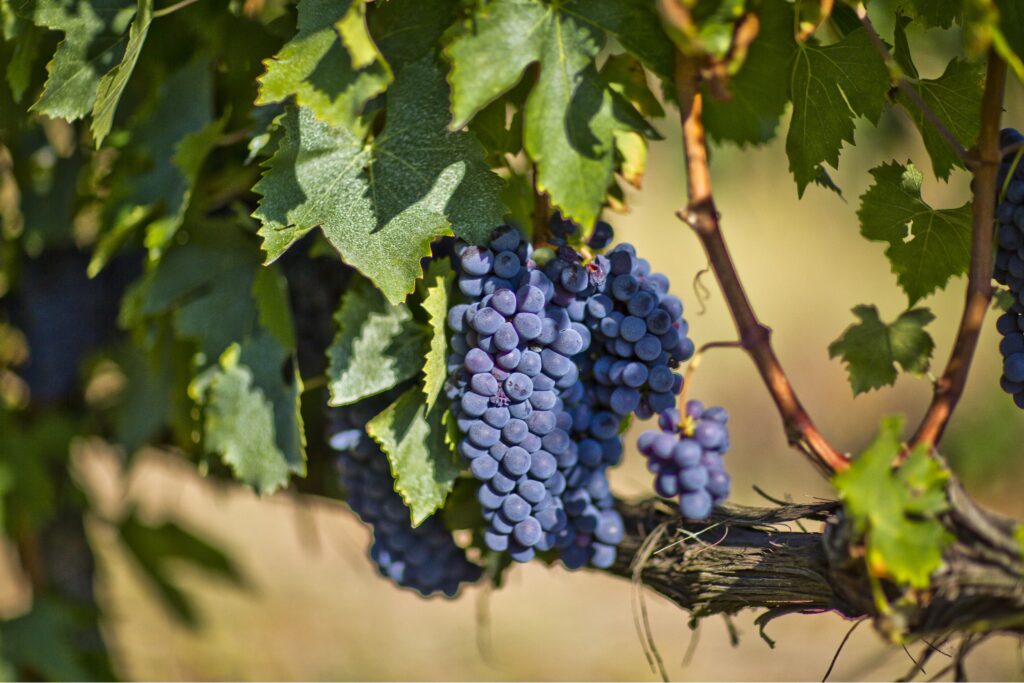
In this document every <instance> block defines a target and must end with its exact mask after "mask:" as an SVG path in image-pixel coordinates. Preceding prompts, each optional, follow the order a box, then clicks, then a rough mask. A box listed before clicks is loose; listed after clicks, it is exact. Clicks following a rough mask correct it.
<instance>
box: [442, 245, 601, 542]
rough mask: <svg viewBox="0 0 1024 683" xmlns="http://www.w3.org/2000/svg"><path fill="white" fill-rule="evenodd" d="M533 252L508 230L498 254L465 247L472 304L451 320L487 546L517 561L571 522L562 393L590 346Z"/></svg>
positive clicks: (458, 395)
mask: <svg viewBox="0 0 1024 683" xmlns="http://www.w3.org/2000/svg"><path fill="white" fill-rule="evenodd" d="M532 253H533V250H532V246H531V245H530V244H529V243H528V242H525V241H523V240H522V239H521V237H520V235H519V233H518V231H516V230H514V229H513V228H509V227H505V228H502V229H500V230H499V231H497V232H496V233H495V235H494V239H493V240H492V241H491V243H490V248H487V247H478V246H469V245H464V244H460V245H458V246H457V247H456V270H457V271H458V274H459V276H458V286H459V290H460V291H461V292H462V294H464V295H465V296H466V297H467V298H469V299H470V301H471V303H468V304H457V305H455V306H452V307H451V309H450V310H449V314H448V327H449V328H450V329H451V331H452V338H451V348H452V354H451V356H450V357H449V363H448V372H449V380H448V387H449V388H448V392H447V395H448V396H449V398H451V399H453V404H452V412H453V414H454V416H455V418H456V420H457V424H458V426H459V429H460V431H461V433H462V434H463V438H462V440H461V442H460V444H459V452H460V453H461V454H462V456H463V457H464V458H466V459H467V460H468V462H469V470H470V472H471V473H472V474H473V476H474V477H476V478H477V479H478V480H479V481H480V482H481V485H480V488H479V490H478V496H477V497H478V500H479V502H480V505H481V506H482V508H483V511H484V513H483V514H484V519H485V520H486V521H487V523H488V528H487V530H486V531H485V532H484V543H485V545H486V546H487V547H488V548H490V549H491V550H494V551H498V552H508V554H509V556H510V557H511V558H512V559H513V560H515V561H517V562H526V561H529V560H531V559H533V557H534V556H535V554H536V552H538V551H545V550H550V549H552V548H554V547H555V545H556V543H557V542H558V538H559V536H558V534H559V532H562V531H563V530H564V529H565V526H566V521H567V520H566V514H565V511H564V507H563V505H562V498H561V496H562V493H563V492H564V491H565V488H566V481H565V477H564V475H563V473H562V472H561V471H560V468H559V459H560V458H563V459H564V458H565V457H567V456H566V452H567V451H570V450H571V449H573V448H574V447H575V446H574V444H573V442H572V439H571V438H570V436H569V433H568V431H567V428H568V427H570V423H569V418H568V415H566V414H565V410H564V404H563V401H562V398H561V396H560V394H561V392H562V390H565V389H568V388H571V387H572V386H573V385H574V384H575V383H576V382H577V379H578V369H577V367H576V365H575V363H573V361H572V357H573V356H574V355H576V354H578V353H580V352H581V351H582V350H583V349H584V347H585V345H586V340H585V339H584V337H583V336H582V335H581V333H580V331H579V329H576V328H574V327H573V326H572V325H571V324H570V321H569V319H568V316H567V315H565V312H564V311H563V310H561V309H559V308H558V307H553V306H550V305H549V304H550V303H551V299H552V296H553V294H554V292H555V288H554V285H553V284H552V283H551V281H550V280H549V279H548V278H547V277H546V276H545V275H544V273H543V272H541V271H540V270H538V269H537V268H536V265H535V264H534V262H533V261H532V260H531V256H532ZM584 331H585V330H584Z"/></svg>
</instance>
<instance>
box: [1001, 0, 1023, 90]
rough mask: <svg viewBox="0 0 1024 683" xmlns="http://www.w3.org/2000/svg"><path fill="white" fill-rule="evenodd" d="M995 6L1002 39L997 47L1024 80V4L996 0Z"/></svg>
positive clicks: (1008, 0) (1013, 0) (1009, 0)
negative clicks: (997, 9) (1023, 62)
mask: <svg viewBox="0 0 1024 683" xmlns="http://www.w3.org/2000/svg"><path fill="white" fill-rule="evenodd" d="M995 5H996V7H997V8H999V33H1000V34H1001V37H1002V40H998V39H997V40H996V41H995V42H996V45H995V47H996V49H997V50H998V51H999V52H1000V54H1002V56H1003V58H1004V59H1006V61H1007V62H1008V63H1009V64H1010V66H1011V67H1013V69H1014V71H1016V73H1017V78H1021V79H1024V64H1022V60H1024V3H1021V2H1020V0H995ZM997 38H998V36H997ZM1003 43H1005V45H1003ZM1007 53H1011V54H1007Z"/></svg>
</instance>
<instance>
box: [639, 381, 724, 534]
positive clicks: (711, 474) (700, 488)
mask: <svg viewBox="0 0 1024 683" xmlns="http://www.w3.org/2000/svg"><path fill="white" fill-rule="evenodd" d="M728 419H729V415H728V413H727V412H726V410H725V408H720V407H717V406H715V407H710V408H705V407H704V406H703V405H702V404H701V403H700V401H688V402H687V404H686V415H685V416H684V417H683V419H682V420H680V415H679V411H677V410H676V409H675V408H672V409H670V410H667V411H665V412H664V413H662V414H661V415H660V416H659V417H658V426H659V427H660V428H661V431H649V432H644V433H643V434H641V435H640V439H639V440H638V442H637V445H638V446H639V448H640V452H641V453H643V454H644V455H645V456H647V468H648V469H649V470H650V471H651V472H653V473H654V477H655V478H654V490H655V492H657V494H658V495H659V496H661V497H663V498H676V497H678V498H679V511H680V513H681V514H682V515H683V517H686V518H688V519H706V518H707V517H708V515H710V514H711V507H712V506H713V505H718V504H719V503H721V502H722V501H724V500H725V499H726V498H727V497H728V496H729V475H728V474H727V473H726V471H725V468H724V466H723V464H722V456H723V455H725V452H726V451H727V450H729V432H728V429H727V428H726V422H727V421H728Z"/></svg>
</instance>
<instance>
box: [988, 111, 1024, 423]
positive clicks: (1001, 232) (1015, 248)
mask: <svg viewBox="0 0 1024 683" xmlns="http://www.w3.org/2000/svg"><path fill="white" fill-rule="evenodd" d="M1019 142H1024V135H1021V134H1020V133H1019V132H1017V131H1016V130H1012V129H1006V130H1004V131H1003V132H1002V134H1001V136H1000V144H1001V145H1002V146H1004V147H1005V146H1008V145H1011V144H1014V143H1019ZM1014 156H1015V155H1013V156H1010V157H1009V158H1007V159H1005V160H1004V161H1003V164H1002V166H1001V167H1000V171H999V184H998V187H999V191H1000V193H1001V192H1002V189H1003V186H1004V185H1005V186H1006V194H1005V196H1004V197H1003V200H1002V201H1001V202H999V204H998V206H997V207H996V219H997V220H998V222H999V225H998V227H997V229H996V242H997V249H996V263H995V273H994V276H995V279H996V281H997V282H999V283H1000V284H1003V285H1006V286H1007V287H1009V289H1010V294H1012V295H1013V305H1012V306H1011V307H1010V310H1008V311H1007V312H1006V313H1004V314H1003V315H1001V316H999V318H998V320H996V329H997V330H998V331H999V334H1000V335H1002V339H1001V340H1000V342H999V352H1000V353H1001V354H1002V356H1003V375H1002V378H1001V379H1000V386H1002V388H1003V390H1004V391H1005V392H1006V393H1008V394H1011V395H1012V396H1013V400H1014V402H1015V403H1016V404H1017V406H1018V407H1020V408H1022V409H1024V163H1020V164H1018V165H1017V168H1015V169H1012V170H1013V175H1012V177H1010V178H1009V183H1007V182H1006V180H1007V175H1008V174H1009V173H1010V171H1011V168H1012V163H1013V158H1014Z"/></svg>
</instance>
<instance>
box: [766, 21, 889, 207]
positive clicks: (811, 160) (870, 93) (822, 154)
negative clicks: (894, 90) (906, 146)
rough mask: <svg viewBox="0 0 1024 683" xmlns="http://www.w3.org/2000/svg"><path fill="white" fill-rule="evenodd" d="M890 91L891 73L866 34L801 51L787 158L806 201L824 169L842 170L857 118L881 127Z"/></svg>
mask: <svg viewBox="0 0 1024 683" xmlns="http://www.w3.org/2000/svg"><path fill="white" fill-rule="evenodd" d="M888 89H889V71H888V69H887V68H886V66H885V62H883V61H882V58H881V57H880V56H879V55H878V52H877V51H876V50H875V47H874V45H873V44H872V42H871V39H870V38H869V37H868V34H867V31H865V30H864V29H857V30H856V31H854V32H852V33H850V34H848V35H846V36H845V37H844V38H843V39H842V40H841V41H839V42H838V43H835V44H833V45H826V46H824V47H822V46H819V45H814V44H811V43H810V42H808V43H804V44H802V45H800V46H799V48H798V49H797V52H796V55H795V57H794V60H793V70H792V78H791V94H792V98H793V120H792V121H791V122H790V125H789V134H788V135H787V136H786V153H787V155H788V156H789V169H790V171H792V172H793V176H794V178H796V184H797V190H798V192H799V193H800V195H801V196H803V192H804V190H805V189H806V187H807V184H808V183H810V182H811V181H813V180H814V178H815V176H816V175H817V167H818V165H819V164H821V163H828V164H829V165H830V166H832V167H833V168H838V166H839V150H840V149H841V148H842V145H843V142H849V143H851V144H852V143H853V142H854V138H853V132H854V119H855V118H856V117H858V116H863V117H865V118H866V119H868V120H869V121H871V122H872V123H877V122H878V118H879V117H880V116H881V115H882V109H883V108H884V106H885V101H886V93H887V92H888Z"/></svg>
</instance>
